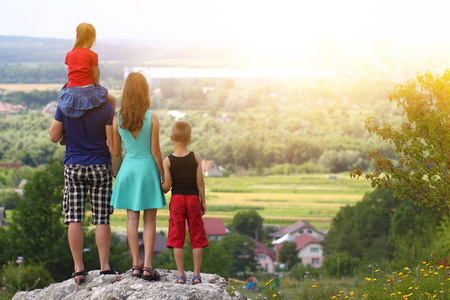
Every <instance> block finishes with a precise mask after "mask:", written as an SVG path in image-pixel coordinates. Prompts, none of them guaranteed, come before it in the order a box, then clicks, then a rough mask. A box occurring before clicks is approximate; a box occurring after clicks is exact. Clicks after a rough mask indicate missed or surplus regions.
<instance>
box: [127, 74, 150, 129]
mask: <svg viewBox="0 0 450 300" xmlns="http://www.w3.org/2000/svg"><path fill="white" fill-rule="evenodd" d="M149 108H150V89H149V87H148V82H147V79H146V78H145V77H144V75H142V74H141V73H130V74H129V75H128V77H127V79H126V80H125V85H124V86H123V93H122V100H121V101H120V119H121V121H122V124H121V125H120V128H122V129H128V130H129V131H134V130H136V129H139V128H141V127H142V124H143V123H144V118H145V113H146V112H147V110H148V109H149Z"/></svg>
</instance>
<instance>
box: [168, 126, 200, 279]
mask: <svg viewBox="0 0 450 300" xmlns="http://www.w3.org/2000/svg"><path fill="white" fill-rule="evenodd" d="M191 131H192V128H191V124H189V122H186V121H177V122H175V123H174V124H173V126H172V135H171V136H170V139H171V140H172V141H173V142H174V145H175V151H174V152H173V153H172V154H171V155H169V156H168V157H166V158H165V159H164V161H163V166H164V176H165V177H164V183H163V184H162V185H161V188H162V190H163V191H164V193H167V192H168V191H169V190H170V188H172V196H171V198H170V206H169V210H170V219H169V235H168V239H167V245H166V246H167V247H168V248H173V254H174V256H175V262H176V264H177V269H178V279H177V281H176V283H180V284H184V283H186V274H185V273H184V266H183V246H184V240H185V236H186V229H185V224H186V220H187V223H188V227H189V236H190V240H191V246H192V254H193V258H194V274H193V277H192V284H194V285H195V284H198V283H202V279H201V277H200V267H201V264H202V255H203V248H204V247H207V246H208V245H209V244H208V240H207V239H206V234H205V226H204V224H203V219H202V216H203V215H204V214H205V212H206V202H205V183H204V181H203V174H202V163H201V162H202V159H201V157H200V155H199V154H198V153H194V152H192V151H189V150H188V149H187V144H188V143H189V141H190V140H191Z"/></svg>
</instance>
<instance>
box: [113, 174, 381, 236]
mask: <svg viewBox="0 0 450 300" xmlns="http://www.w3.org/2000/svg"><path fill="white" fill-rule="evenodd" d="M205 184H206V203H207V209H208V210H207V212H206V214H205V218H222V219H223V220H224V222H225V225H226V226H229V225H230V224H231V222H232V218H233V216H234V215H235V214H236V213H237V212H239V211H242V210H249V209H256V210H257V212H258V213H259V214H260V215H261V216H262V217H263V219H264V221H263V222H264V224H265V225H279V226H289V225H292V224H293V223H295V222H296V221H298V220H306V221H308V222H310V223H311V224H312V225H313V226H315V227H316V228H317V229H329V228H330V225H331V220H332V218H333V217H334V216H335V215H336V213H337V212H338V211H339V209H340V208H341V207H342V206H346V205H354V204H355V203H356V202H358V201H360V200H361V199H362V197H363V195H364V194H365V193H366V192H369V191H370V190H371V189H372V188H371V186H370V184H369V183H368V182H367V181H362V180H356V179H351V178H350V177H349V175H348V174H338V175H337V179H329V174H315V175H310V174H309V175H298V176H264V177H249V176H248V177H220V178H215V177H214V178H209V177H206V178H205ZM166 199H167V203H169V201H170V193H168V194H167V195H166ZM141 218H142V217H141ZM168 220H169V210H168V205H167V206H166V207H164V208H163V209H159V210H158V216H157V224H156V226H157V230H158V231H161V230H162V231H164V232H166V231H167V226H168ZM111 226H112V230H113V231H114V232H124V231H125V230H126V211H125V210H116V211H115V213H114V214H113V215H112V216H111ZM141 226H142V221H141Z"/></svg>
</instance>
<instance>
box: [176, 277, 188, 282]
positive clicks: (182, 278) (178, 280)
mask: <svg viewBox="0 0 450 300" xmlns="http://www.w3.org/2000/svg"><path fill="white" fill-rule="evenodd" d="M180 280H181V281H180ZM175 283H178V284H185V283H186V277H184V276H178V277H177V281H175Z"/></svg>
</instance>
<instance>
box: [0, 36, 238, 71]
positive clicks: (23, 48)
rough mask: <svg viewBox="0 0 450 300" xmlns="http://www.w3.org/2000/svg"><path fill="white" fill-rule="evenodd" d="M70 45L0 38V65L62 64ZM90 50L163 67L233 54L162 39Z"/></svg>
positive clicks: (102, 43) (106, 42)
mask: <svg viewBox="0 0 450 300" xmlns="http://www.w3.org/2000/svg"><path fill="white" fill-rule="evenodd" d="M73 43H74V41H73V40H71V39H55V38H36V37H25V36H2V35H0V64H1V63H33V62H37V63H43V62H44V63H51V62H53V63H63V62H64V58H65V56H66V53H67V52H68V51H70V50H71V48H72V47H73ZM93 50H94V51H96V52H97V53H99V58H100V60H102V61H114V62H134V64H135V65H136V64H140V63H145V62H149V61H151V62H157V61H160V62H164V64H174V63H175V62H177V63H178V66H179V62H180V61H185V60H191V61H192V60H199V61H204V60H211V59H217V60H219V59H220V60H223V59H227V58H229V57H230V55H232V51H231V50H229V49H224V48H223V47H220V46H212V45H209V46H204V45H198V44H190V43H187V42H177V43H175V42H170V41H161V40H150V41H133V40H127V41H125V40H97V43H96V45H95V46H94V49H93ZM172 60H173V62H172V63H171V61H172Z"/></svg>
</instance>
